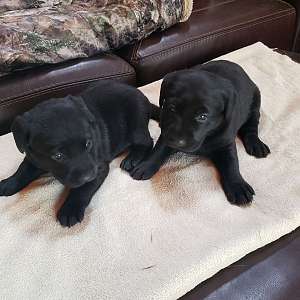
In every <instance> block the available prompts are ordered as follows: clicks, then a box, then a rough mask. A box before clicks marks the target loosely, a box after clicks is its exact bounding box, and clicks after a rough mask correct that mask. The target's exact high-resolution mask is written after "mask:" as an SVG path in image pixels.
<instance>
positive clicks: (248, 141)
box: [243, 135, 271, 158]
mask: <svg viewBox="0 0 300 300" xmlns="http://www.w3.org/2000/svg"><path fill="white" fill-rule="evenodd" d="M243 143H244V146H245V149H246V152H247V153H248V154H249V155H252V156H255V157H257V158H262V157H266V156H267V155H268V154H270V153H271V151H270V148H269V147H268V146H267V145H266V144H265V143H263V142H262V141H261V140H260V139H259V137H258V136H256V135H250V136H246V137H244V139H243Z"/></svg>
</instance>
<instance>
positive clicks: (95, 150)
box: [0, 81, 159, 227]
mask: <svg viewBox="0 0 300 300" xmlns="http://www.w3.org/2000/svg"><path fill="white" fill-rule="evenodd" d="M150 117H152V118H155V119H158V117H159V108H158V107H156V106H154V105H152V104H150V102H149V101H148V99H147V98H146V97H145V96H144V95H143V94H142V93H141V92H140V91H139V90H137V89H136V88H133V87H130V86H127V85H125V84H121V83H117V82H114V81H102V82H100V83H98V84H96V85H94V86H92V87H91V88H89V89H87V90H86V91H85V92H83V93H82V94H81V95H79V96H77V97H75V96H68V97H66V98H62V99H51V100H48V101H46V102H43V103H41V104H38V105H37V106H36V107H34V108H33V109H32V110H30V111H28V112H26V113H24V115H22V116H19V117H17V118H16V119H15V121H14V123H13V125H12V132H13V135H14V138H15V141H16V144H17V147H18V149H19V150H20V151H21V152H25V153H26V156H25V158H24V161H23V162H22V163H21V165H20V166H19V168H18V170H17V172H16V173H15V174H14V175H13V176H11V177H9V178H7V179H6V180H3V181H1V183H0V196H9V195H13V194H15V193H17V192H19V191H20V190H21V189H23V188H24V187H25V186H27V185H28V184H29V183H30V182H32V181H33V180H35V179H37V178H38V177H39V176H41V175H42V174H43V173H46V172H50V173H52V175H53V176H54V177H55V178H56V179H58V180H59V181H60V182H61V183H62V184H64V185H65V186H67V187H70V188H71V189H70V193H69V195H68V197H67V198H66V200H65V202H64V204H63V206H62V207H61V209H60V210H59V212H58V215H57V217H58V220H59V222H60V223H61V225H63V226H69V227H70V226H72V225H74V224H76V223H77V222H81V221H82V219H83V217H84V211H85V209H86V207H87V206H88V204H89V202H90V200H91V198H92V196H93V195H94V193H95V192H96V191H97V189H98V188H99V187H100V185H101V184H102V183H103V181H104V179H105V178H106V176H107V174H108V171H109V163H110V162H111V161H112V160H113V159H114V158H115V157H116V156H117V155H118V154H120V153H121V152H123V151H124V150H126V149H127V148H129V149H130V153H129V155H128V156H127V157H126V158H125V159H124V160H123V161H122V163H121V167H122V168H123V169H125V170H127V171H130V170H131V169H132V167H134V166H135V165H136V164H137V163H138V162H140V161H141V160H142V158H143V157H144V156H145V154H146V153H147V152H148V151H149V150H151V149H152V146H153V141H152V138H151V137H150V134H149V131H148V123H149V119H150Z"/></svg>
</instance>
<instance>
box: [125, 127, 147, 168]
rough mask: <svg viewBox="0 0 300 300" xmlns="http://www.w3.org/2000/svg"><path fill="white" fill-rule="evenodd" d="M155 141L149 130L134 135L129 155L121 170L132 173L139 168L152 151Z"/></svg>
mask: <svg viewBox="0 0 300 300" xmlns="http://www.w3.org/2000/svg"><path fill="white" fill-rule="evenodd" d="M152 147H153V140H152V138H151V136H150V134H149V131H148V128H147V129H146V130H145V131H143V132H141V131H139V132H138V133H137V134H135V135H134V139H133V143H132V145H131V146H130V150H129V154H128V155H127V156H126V157H125V158H124V159H123V161H122V162H121V164H120V167H121V169H123V170H125V171H127V172H130V171H131V170H132V169H133V168H134V167H135V166H137V165H138V164H139V163H140V162H141V161H142V160H143V159H144V158H145V157H146V156H147V154H148V153H149V152H150V151H151V149H152Z"/></svg>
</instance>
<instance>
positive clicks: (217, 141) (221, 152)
mask: <svg viewBox="0 0 300 300" xmlns="http://www.w3.org/2000/svg"><path fill="white" fill-rule="evenodd" d="M159 101H160V106H161V107H162V113H161V121H160V127H161V136H160V137H159V139H158V141H157V143H156V145H155V147H154V149H153V150H152V152H151V153H150V154H149V156H148V157H147V158H146V159H145V160H144V161H143V162H142V163H140V164H139V165H137V166H136V167H135V168H133V169H132V170H131V171H130V174H131V176H132V177H133V178H135V179H148V178H150V177H152V176H153V175H154V174H155V173H156V172H157V171H158V170H159V168H160V166H161V165H162V164H163V162H164V161H165V160H166V158H167V157H168V156H169V155H170V154H172V153H173V152H175V151H182V152H186V153H193V154H199V155H203V156H206V157H208V158H210V159H211V160H212V162H213V163H214V164H215V166H216V167H217V169H218V171H219V173H220V177H221V183H222V186H223V189H224V191H225V194H226V196H227V198H228V200H229V201H230V202H231V203H232V204H236V205H244V204H247V203H250V202H251V201H252V199H253V195H254V190H253V189H252V187H251V186H250V185H249V184H248V183H247V182H246V181H245V180H244V179H243V177H242V176H241V174H240V171H239V163H238V157H237V151H236V144H235V138H236V136H237V134H239V136H240V138H241V139H242V142H243V144H244V146H245V149H246V151H247V152H248V153H249V154H250V155H253V156H255V157H265V156H267V155H268V154H269V153H270V150H269V148H268V146H267V145H265V144H264V143H263V142H262V141H261V140H260V139H259V137H258V123H259V117H260V112H259V109H260V92H259V89H258V87H257V86H256V85H255V84H254V83H253V82H252V81H251V79H250V78H249V77H248V75H247V74H246V73H245V71H244V70H243V69H242V68H241V67H240V66H239V65H237V64H234V63H232V62H229V61H215V62H209V63H207V64H204V65H202V66H201V65H199V66H196V67H194V68H192V69H189V70H182V71H177V72H173V73H171V74H168V75H167V76H166V77H165V78H164V80H163V83H162V86H161V93H160V100H159Z"/></svg>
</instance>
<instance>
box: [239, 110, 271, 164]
mask: <svg viewBox="0 0 300 300" xmlns="http://www.w3.org/2000/svg"><path fill="white" fill-rule="evenodd" d="M259 117H260V113H259V110H255V111H252V112H251V114H250V116H249V118H248V120H247V121H246V123H245V124H243V125H242V127H241V128H240V130H239V132H238V134H239V136H240V138H241V140H242V142H243V144H244V147H245V149H246V152H247V153H248V154H249V155H252V156H255V157H257V158H262V157H266V156H267V155H268V154H269V153H270V149H269V147H268V146H267V145H266V144H265V143H263V142H262V141H261V140H260V138H259V137H258V123H259Z"/></svg>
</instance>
